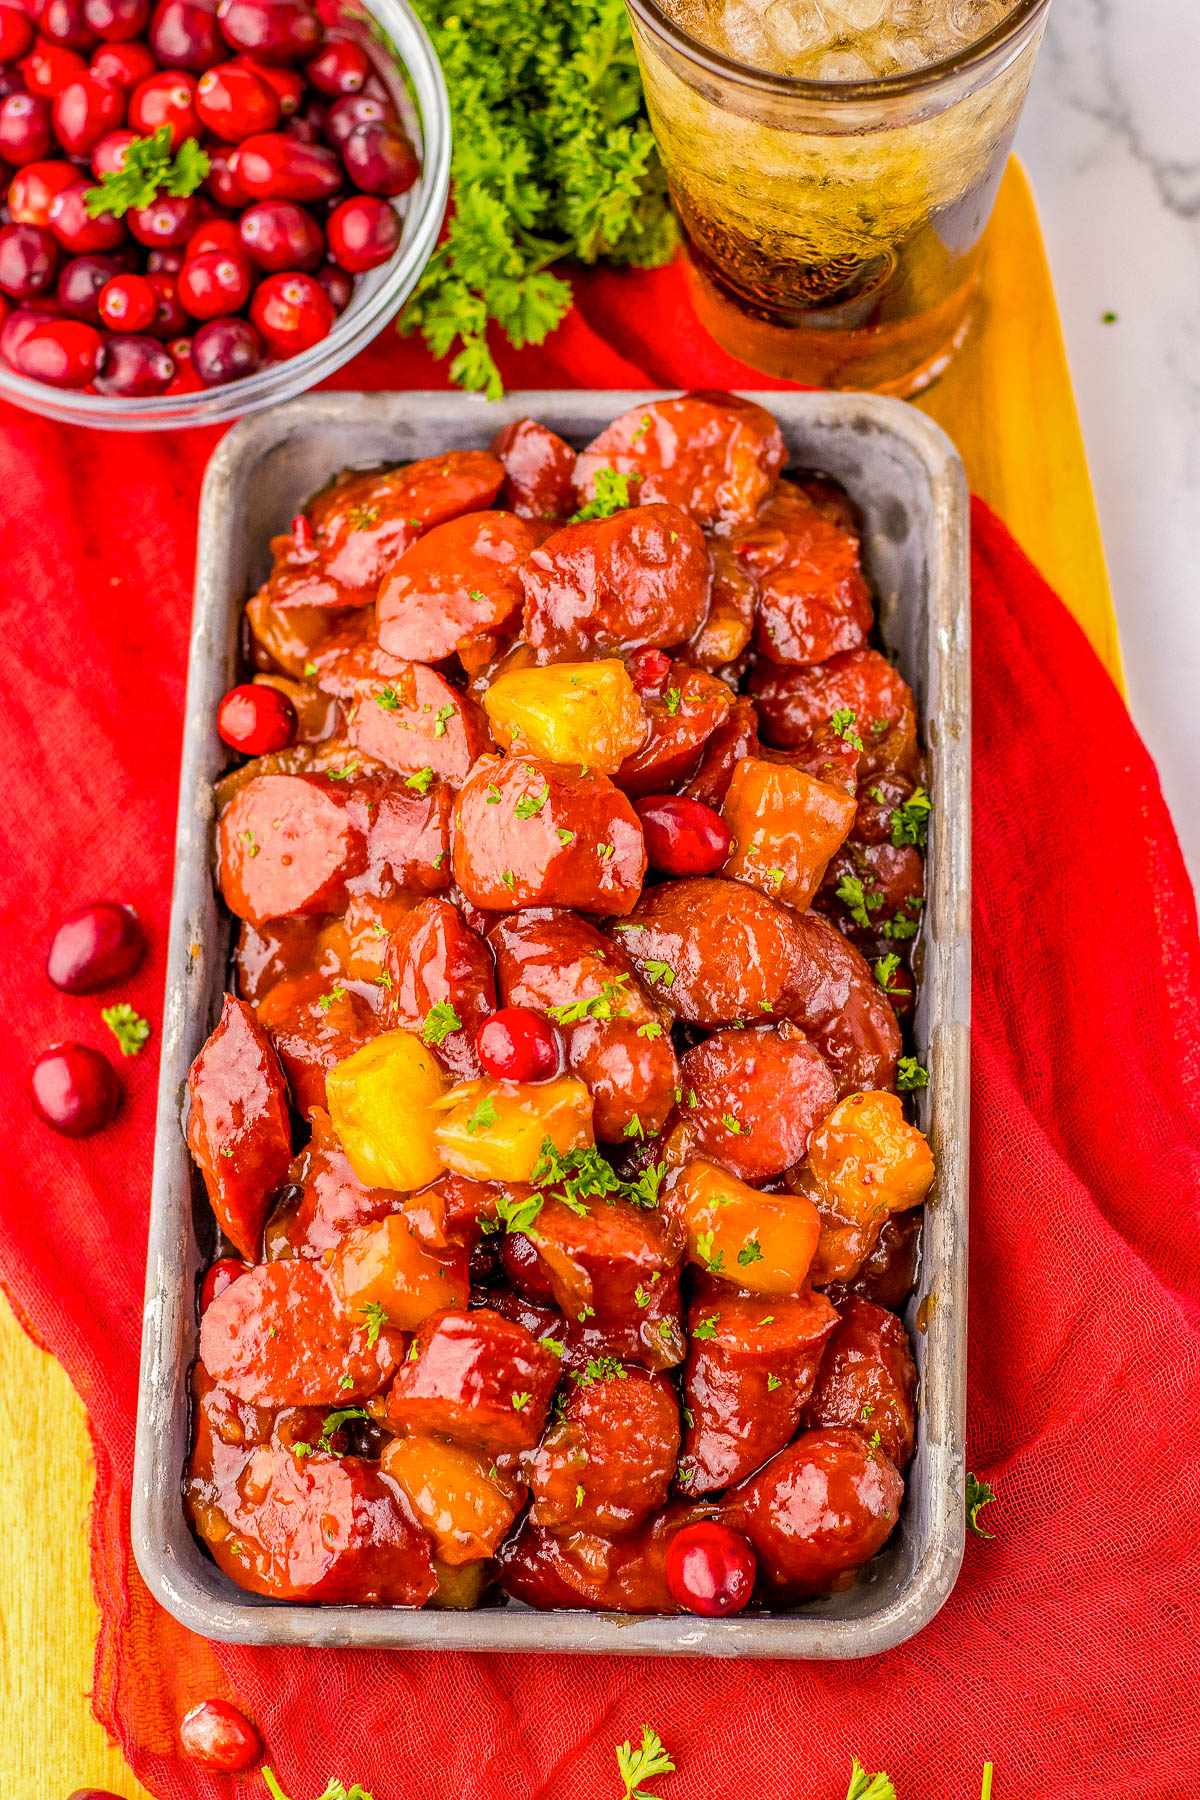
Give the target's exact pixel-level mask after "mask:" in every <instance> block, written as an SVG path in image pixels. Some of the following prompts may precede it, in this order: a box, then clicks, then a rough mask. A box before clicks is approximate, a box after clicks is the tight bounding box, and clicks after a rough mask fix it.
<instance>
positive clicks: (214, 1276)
mask: <svg viewBox="0 0 1200 1800" xmlns="http://www.w3.org/2000/svg"><path fill="white" fill-rule="evenodd" d="M245 1273H246V1265H245V1263H240V1262H237V1261H236V1260H235V1259H234V1258H233V1257H232V1256H223V1257H222V1258H221V1260H220V1262H215V1263H214V1264H213V1265H212V1268H211V1269H209V1271H208V1273H207V1274H206V1275H205V1277H204V1281H203V1284H202V1285H201V1288H200V1317H201V1318H203V1317H204V1315H205V1313H206V1312H207V1311H208V1309H209V1307H210V1306H211V1305H212V1303H213V1301H214V1300H215V1299H216V1297H217V1295H218V1294H223V1293H224V1292H225V1289H226V1288H227V1287H232V1286H233V1284H234V1282H235V1281H236V1280H237V1279H238V1277H239V1276H240V1275H244V1274H245Z"/></svg>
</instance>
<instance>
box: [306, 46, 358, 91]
mask: <svg viewBox="0 0 1200 1800" xmlns="http://www.w3.org/2000/svg"><path fill="white" fill-rule="evenodd" d="M304 73H305V74H306V75H307V76H308V79H309V80H310V81H311V82H312V84H313V86H314V87H315V88H316V90H317V92H318V93H319V94H329V95H331V96H334V95H337V94H358V93H361V91H362V89H363V87H364V86H365V84H366V80H367V77H368V75H369V74H370V73H371V59H370V58H369V57H368V55H367V53H366V51H365V50H364V49H363V47H362V45H361V44H358V43H356V42H355V41H354V39H353V38H348V37H331V38H326V40H325V43H324V45H323V47H322V48H321V49H320V50H318V52H317V54H316V55H315V56H314V57H313V59H312V61H311V62H308V63H305V65H304Z"/></svg>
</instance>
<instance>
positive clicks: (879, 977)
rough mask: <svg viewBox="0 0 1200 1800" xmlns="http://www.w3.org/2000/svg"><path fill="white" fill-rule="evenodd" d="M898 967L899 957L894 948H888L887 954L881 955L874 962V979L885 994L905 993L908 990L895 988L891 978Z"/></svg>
mask: <svg viewBox="0 0 1200 1800" xmlns="http://www.w3.org/2000/svg"><path fill="white" fill-rule="evenodd" d="M899 967H900V958H899V957H898V956H897V955H896V952H895V951H894V950H889V952H888V954H887V955H886V956H881V957H880V958H879V961H878V962H877V963H876V964H875V979H876V981H877V982H878V983H879V985H880V987H881V988H882V989H883V991H884V993H885V994H895V993H900V992H904V993H906V992H907V991H908V990H907V989H899V988H897V987H896V985H895V982H894V981H893V979H892V978H893V976H894V975H895V973H896V970H897V969H898V968H899Z"/></svg>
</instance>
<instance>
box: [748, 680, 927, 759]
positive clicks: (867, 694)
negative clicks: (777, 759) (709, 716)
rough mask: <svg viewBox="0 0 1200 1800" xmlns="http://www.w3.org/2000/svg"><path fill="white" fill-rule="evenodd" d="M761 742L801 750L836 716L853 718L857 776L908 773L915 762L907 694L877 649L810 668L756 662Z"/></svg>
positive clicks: (753, 690)
mask: <svg viewBox="0 0 1200 1800" xmlns="http://www.w3.org/2000/svg"><path fill="white" fill-rule="evenodd" d="M750 691H751V693H752V694H753V695H754V698H755V700H756V701H757V703H758V713H759V721H760V725H759V729H760V732H761V735H762V738H763V741H764V742H765V743H768V744H774V745H776V746H777V747H778V748H779V749H781V750H802V749H804V748H805V747H806V746H807V745H808V744H809V743H811V741H812V739H813V737H814V735H815V734H816V732H817V731H818V730H819V729H820V727H821V726H823V725H827V724H828V723H829V721H830V719H831V718H832V717H833V716H834V714H835V713H838V712H842V711H845V712H849V713H852V714H853V726H854V729H855V730H856V732H857V735H858V737H859V738H861V740H862V746H863V749H862V756H861V759H860V765H859V766H860V772H861V773H862V774H863V775H874V774H878V773H880V772H881V771H883V770H885V769H897V770H899V771H900V772H901V773H903V774H912V773H913V772H914V770H916V768H917V767H918V766H919V763H920V752H919V751H918V749H917V715H916V709H915V707H914V705H913V697H912V690H911V689H910V688H909V686H908V684H907V682H905V681H903V680H902V679H901V677H900V675H899V674H898V672H897V671H896V670H895V669H893V667H892V665H891V663H889V662H888V661H887V659H886V658H885V657H882V656H880V654H879V652H878V650H870V649H860V650H847V651H845V652H844V653H843V654H842V655H839V656H833V657H830V659H829V661H828V662H825V663H815V664H814V665H813V666H812V667H811V668H806V669H788V670H781V669H778V668H776V667H773V666H771V665H769V664H762V665H760V666H759V667H758V668H757V669H755V670H754V671H753V672H752V674H751V677H750Z"/></svg>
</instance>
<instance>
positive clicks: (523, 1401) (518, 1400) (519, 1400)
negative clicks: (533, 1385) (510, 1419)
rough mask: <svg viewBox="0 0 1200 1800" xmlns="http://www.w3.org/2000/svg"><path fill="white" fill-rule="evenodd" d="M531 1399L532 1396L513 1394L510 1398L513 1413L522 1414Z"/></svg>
mask: <svg viewBox="0 0 1200 1800" xmlns="http://www.w3.org/2000/svg"><path fill="white" fill-rule="evenodd" d="M532 1399H533V1395H532V1394H514V1395H513V1397H512V1403H513V1411H514V1412H523V1411H524V1409H525V1408H526V1407H527V1406H528V1405H529V1402H530V1401H531V1400H532Z"/></svg>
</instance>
